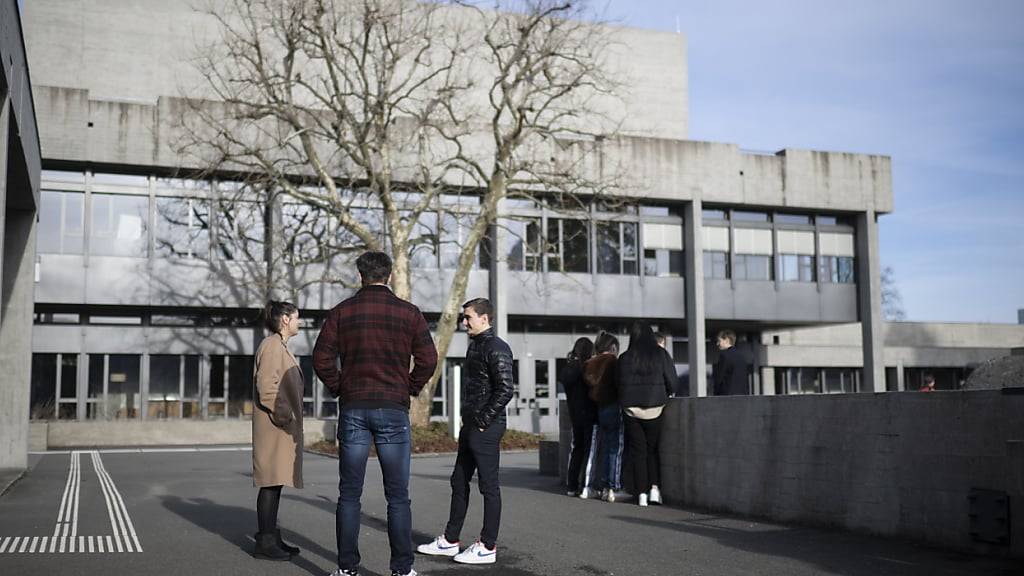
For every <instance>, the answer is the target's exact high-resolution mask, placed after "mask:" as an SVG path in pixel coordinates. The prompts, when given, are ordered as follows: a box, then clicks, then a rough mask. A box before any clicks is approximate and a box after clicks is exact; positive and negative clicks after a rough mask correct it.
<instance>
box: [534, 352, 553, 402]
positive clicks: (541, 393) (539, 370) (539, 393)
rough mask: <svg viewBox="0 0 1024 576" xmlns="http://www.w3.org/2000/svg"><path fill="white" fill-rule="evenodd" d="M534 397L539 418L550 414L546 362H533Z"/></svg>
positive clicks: (549, 387)
mask: <svg viewBox="0 0 1024 576" xmlns="http://www.w3.org/2000/svg"><path fill="white" fill-rule="evenodd" d="M533 381H534V384H535V386H534V397H535V398H536V399H537V409H538V411H539V414H540V415H541V416H547V415H548V414H550V413H551V408H550V407H549V405H548V404H549V403H548V402H547V399H548V398H550V397H551V378H550V375H549V374H548V361H547V360H534V361H533Z"/></svg>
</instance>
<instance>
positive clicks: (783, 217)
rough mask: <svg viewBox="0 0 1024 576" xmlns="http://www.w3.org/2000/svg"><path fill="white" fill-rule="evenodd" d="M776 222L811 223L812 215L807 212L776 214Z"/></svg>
mask: <svg viewBox="0 0 1024 576" xmlns="http://www.w3.org/2000/svg"><path fill="white" fill-rule="evenodd" d="M774 220H775V223H776V224H806V225H810V224H811V217H810V216H807V215H806V214H776V215H775V217H774Z"/></svg>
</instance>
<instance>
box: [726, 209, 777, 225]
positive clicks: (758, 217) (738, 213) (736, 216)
mask: <svg viewBox="0 0 1024 576" xmlns="http://www.w3.org/2000/svg"><path fill="white" fill-rule="evenodd" d="M732 219H733V220H734V221H737V222H740V221H742V222H768V221H769V219H768V214H767V213H765V212H746V211H743V210H733V211H732Z"/></svg>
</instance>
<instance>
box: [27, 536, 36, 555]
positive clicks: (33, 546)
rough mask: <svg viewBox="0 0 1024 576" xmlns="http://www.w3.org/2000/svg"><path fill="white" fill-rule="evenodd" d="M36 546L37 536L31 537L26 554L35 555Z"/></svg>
mask: <svg viewBox="0 0 1024 576" xmlns="http://www.w3.org/2000/svg"><path fill="white" fill-rule="evenodd" d="M38 544H39V536H33V537H32V543H31V544H29V546H28V553H29V554H35V553H36V546H37V545H38Z"/></svg>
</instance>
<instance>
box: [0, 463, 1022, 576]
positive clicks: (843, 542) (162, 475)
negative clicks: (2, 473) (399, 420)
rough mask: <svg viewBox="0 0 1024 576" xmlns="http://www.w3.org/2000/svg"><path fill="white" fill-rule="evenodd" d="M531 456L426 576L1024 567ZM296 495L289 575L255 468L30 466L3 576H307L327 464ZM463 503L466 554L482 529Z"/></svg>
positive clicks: (433, 499) (943, 575)
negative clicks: (647, 488)
mask: <svg viewBox="0 0 1024 576" xmlns="http://www.w3.org/2000/svg"><path fill="white" fill-rule="evenodd" d="M453 462H454V456H435V457H426V458H414V459H413V466H412V478H411V491H412V500H413V530H414V534H413V539H414V541H415V543H417V544H419V543H422V542H426V541H429V540H431V539H432V538H433V537H434V536H436V535H437V534H439V533H440V531H441V530H442V528H443V526H444V524H445V521H446V519H447V513H448V498H449V494H450V488H449V485H448V477H449V474H450V473H451V468H452V464H453ZM537 462H538V458H537V454H536V453H535V452H534V453H514V454H505V455H503V456H502V469H501V475H502V497H503V501H504V510H503V515H502V522H501V534H500V537H499V540H498V562H497V564H494V565H490V566H463V565H459V564H455V563H453V562H451V561H450V560H448V559H439V558H433V557H424V556H419V555H418V556H417V558H416V565H415V568H416V570H417V571H419V572H420V573H421V574H423V575H424V576H442V575H443V576H456V575H483V574H487V575H488V576H555V575H557V576H562V575H566V576H573V575H579V576H599V575H607V576H619V575H623V576H625V575H630V576H633V575H636V576H646V575H658V576H669V575H677V574H681V575H708V576H718V575H722V576H725V575H729V576H733V575H776V574H777V575H786V576H801V575H818V574H829V575H840V576H861V575H864V576H868V575H870V576H877V575H888V574H891V575H900V576H903V575H921V576H924V575H928V576H959V575H986V576H988V575H1005V576H1009V575H1019V574H1024V563H1020V562H1014V561H1009V560H1005V559H998V558H982V557H976V556H968V555H963V554H958V553H953V552H949V551H943V550H936V549H933V548H927V547H922V546H916V545H913V544H910V543H906V542H899V541H895V540H892V539H885V538H877V537H870V536H864V535H857V534H851V533H848V532H841V531H828V530H820V529H812V528H804V527H795V526H786V525H780V524H771V523H765V522H759V521H752V520H749V519H744V518H737V517H730V516H725V515H719V514H708V513H702V512H699V511H692V510H685V509H679V508H673V507H665V506H650V507H647V508H641V507H639V506H636V505H635V504H632V503H615V504H608V503H605V502H599V501H594V500H580V499H579V498H571V497H568V496H566V495H565V494H563V492H562V490H561V489H560V488H559V486H558V483H557V480H556V479H554V478H551V477H548V476H541V475H539V474H538V471H537V469H538V466H537ZM304 474H305V480H306V487H305V489H303V490H292V489H289V488H285V489H284V492H283V495H282V499H281V510H280V524H281V527H282V529H283V532H284V535H285V538H286V539H287V540H289V541H290V542H291V543H292V544H294V545H296V546H299V547H300V548H301V549H302V554H301V555H300V556H298V557H296V558H294V559H293V560H292V561H291V562H283V563H282V562H267V561H260V560H256V559H254V558H253V557H252V553H251V551H252V547H253V541H252V533H253V532H255V531H256V515H255V498H256V489H255V488H253V487H252V477H251V476H252V474H251V453H250V452H248V451H246V450H244V449H239V448H220V449H217V450H216V451H196V450H186V451H143V452H140V451H137V450H126V451H99V452H92V451H82V452H78V453H49V454H45V455H35V456H33V457H32V461H31V466H30V469H29V470H28V471H27V473H26V474H25V476H24V477H22V478H21V479H20V480H19V481H18V482H17V483H15V484H14V485H13V486H12V487H11V488H10V489H9V490H8V491H7V492H6V493H4V494H3V496H2V497H0V575H3V576H10V575H19V576H20V575H34V574H40V575H41V574H61V575H67V576H75V575H79V574H81V575H86V574H89V575H91V574H132V575H134V574H138V575H147V576H148V575H155V576H174V575H183V576H197V575H204V574H217V575H221V574H223V575H230V574H239V575H242V574H244V575H247V576H249V575H263V574H266V575H275V576H285V575H292V574H294V575H307V574H313V575H316V576H322V575H326V574H328V573H329V572H330V571H331V570H332V569H334V567H335V566H336V550H335V533H334V511H335V503H336V499H337V478H338V475H337V460H334V459H331V458H327V457H322V456H318V455H313V454H307V455H306V460H305V468H304ZM482 509H483V506H482V500H481V497H480V495H479V492H477V491H476V489H475V488H474V492H473V496H472V500H471V502H470V509H469V516H468V518H467V521H466V526H465V531H464V533H463V535H462V540H463V542H466V541H469V542H471V541H472V540H473V539H474V538H475V536H476V535H477V534H478V532H479V530H480V526H481V514H482ZM362 513H363V522H362V524H363V529H362V531H361V535H360V550H361V553H362V558H363V566H362V573H363V574H365V575H367V576H381V575H383V576H388V575H389V574H390V573H389V571H388V554H389V552H388V543H387V524H386V503H385V500H384V495H383V490H382V488H381V479H380V469H379V467H377V466H376V463H375V462H371V463H370V465H369V466H368V467H367V479H366V488H365V489H364V493H363V507H362Z"/></svg>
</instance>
